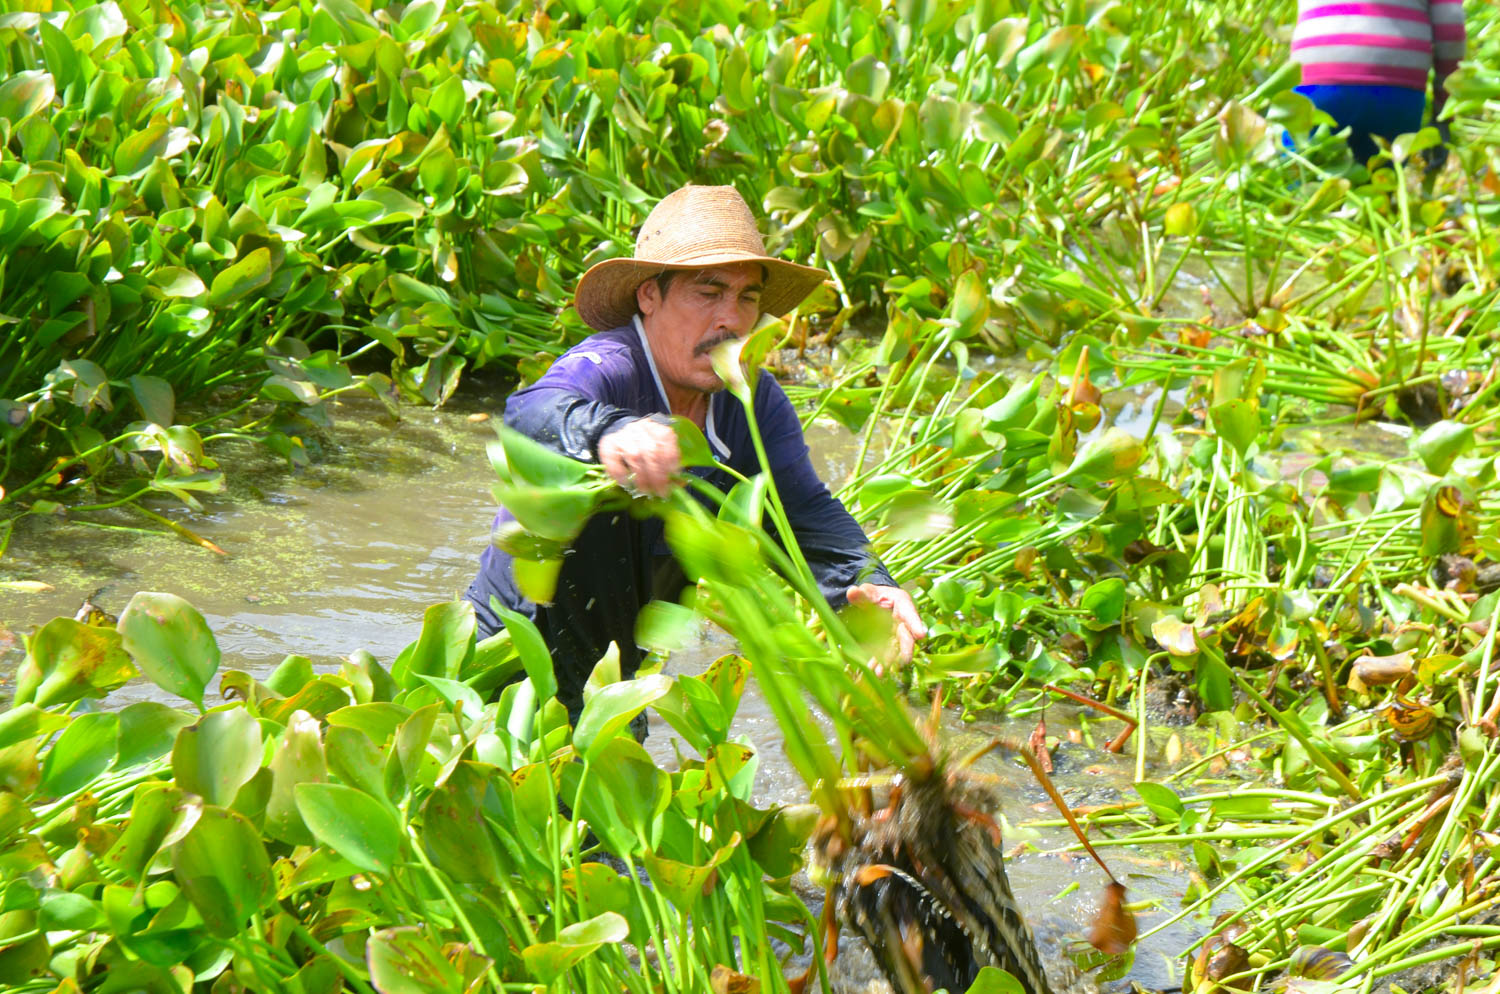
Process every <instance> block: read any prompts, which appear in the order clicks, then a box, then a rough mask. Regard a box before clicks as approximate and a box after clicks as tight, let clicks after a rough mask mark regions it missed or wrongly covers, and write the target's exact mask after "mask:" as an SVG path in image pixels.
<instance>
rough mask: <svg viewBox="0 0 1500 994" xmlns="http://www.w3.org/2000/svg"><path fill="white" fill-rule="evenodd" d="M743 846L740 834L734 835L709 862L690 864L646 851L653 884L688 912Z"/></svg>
mask: <svg viewBox="0 0 1500 994" xmlns="http://www.w3.org/2000/svg"><path fill="white" fill-rule="evenodd" d="M739 844H740V833H739V832H735V833H734V834H733V835H732V836H731V837H730V841H729V842H728V843H726V844H725V845H723V846H722V847H720V848H719V849H718V850H717V851H716V852H715V853H714V854H713V856H711V857H710V858H709V860H708V862H706V863H701V864H699V863H688V862H684V861H682V860H676V859H671V858H670V857H667V856H662V855H660V854H659V853H655V852H652V851H650V850H647V851H646V853H645V863H646V870H647V872H649V873H650V874H651V882H652V883H653V884H654V885H656V886H657V887H659V888H661V891H662V893H664V894H666V895H667V898H668V899H669V900H670V901H671V902H672V903H673V904H675V905H676V906H677V907H678V908H680V909H682V910H684V911H687V910H689V909H691V908H694V907H696V906H697V905H698V904H699V902H701V901H702V899H703V898H704V897H705V896H706V892H707V891H708V890H711V889H712V888H713V886H714V881H715V880H716V879H717V871H718V868H719V866H720V864H722V863H723V862H724V861H725V860H726V859H728V858H729V857H730V855H731V854H732V853H733V852H734V850H735V848H736V847H737V846H739Z"/></svg>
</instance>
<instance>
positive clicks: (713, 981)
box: [708, 963, 760, 994]
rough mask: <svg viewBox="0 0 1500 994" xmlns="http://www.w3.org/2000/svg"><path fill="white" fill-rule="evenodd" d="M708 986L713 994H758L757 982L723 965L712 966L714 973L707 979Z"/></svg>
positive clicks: (758, 983) (758, 984)
mask: <svg viewBox="0 0 1500 994" xmlns="http://www.w3.org/2000/svg"><path fill="white" fill-rule="evenodd" d="M708 986H709V989H710V990H712V991H713V994H760V981H759V980H756V979H755V978H754V977H747V976H745V975H744V974H743V973H736V972H735V971H733V970H731V969H730V968H729V967H727V966H725V965H724V964H723V963H717V964H715V965H714V972H713V974H712V975H711V976H710V977H709V978H708Z"/></svg>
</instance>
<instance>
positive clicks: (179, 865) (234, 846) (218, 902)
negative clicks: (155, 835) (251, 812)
mask: <svg viewBox="0 0 1500 994" xmlns="http://www.w3.org/2000/svg"><path fill="white" fill-rule="evenodd" d="M172 874H173V876H175V877H176V878H177V885H178V886H179V887H181V888H182V892H183V894H185V895H186V896H187V899H188V900H189V901H191V902H192V903H193V907H195V908H197V909H198V913H199V914H200V915H202V916H203V923H204V925H205V926H207V928H208V930H209V931H210V932H211V933H213V934H214V935H216V936H218V937H219V938H221V939H230V938H233V937H234V936H236V935H237V934H239V931H240V929H241V928H243V927H244V924H245V919H247V918H249V917H250V915H252V914H254V913H256V912H258V911H260V910H261V909H262V908H264V907H265V906H266V905H267V904H268V903H269V902H270V901H271V900H272V898H273V897H274V896H275V893H276V890H275V887H274V886H273V884H272V879H271V861H270V860H269V859H268V858H267V857H266V847H265V846H264V845H263V844H262V843H261V841H260V833H259V832H257V831H256V830H255V826H254V825H252V824H250V822H249V820H248V819H246V818H245V816H244V815H242V814H240V813H239V812H237V811H228V810H226V809H224V808H221V807H215V806H212V805H210V806H207V807H205V808H204V809H203V813H202V814H201V815H200V816H199V817H198V820H197V821H196V822H195V823H194V824H193V827H192V828H190V829H188V832H187V834H186V835H184V836H183V837H182V839H181V840H180V841H179V842H178V843H177V844H176V845H174V846H173V847H172Z"/></svg>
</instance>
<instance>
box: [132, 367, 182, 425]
mask: <svg viewBox="0 0 1500 994" xmlns="http://www.w3.org/2000/svg"><path fill="white" fill-rule="evenodd" d="M126 382H127V383H128V384H129V386H130V392H131V393H132V394H134V395H135V404H136V407H138V408H140V411H141V417H143V418H145V419H146V420H147V421H149V422H151V423H152V424H157V425H161V426H162V427H163V428H165V427H166V426H168V425H170V424H171V423H172V422H173V421H174V420H176V414H177V395H176V393H175V392H174V391H173V390H172V384H170V383H168V382H167V381H166V380H164V379H162V378H161V377H159V376H144V375H136V376H132V377H131V378H130V379H129V380H127V381H126Z"/></svg>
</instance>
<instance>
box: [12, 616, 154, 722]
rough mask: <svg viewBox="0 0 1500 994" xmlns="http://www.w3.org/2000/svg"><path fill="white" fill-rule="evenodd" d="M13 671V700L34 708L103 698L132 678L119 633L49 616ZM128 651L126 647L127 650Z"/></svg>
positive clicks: (28, 643) (69, 619) (111, 629)
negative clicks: (14, 690) (34, 705)
mask: <svg viewBox="0 0 1500 994" xmlns="http://www.w3.org/2000/svg"><path fill="white" fill-rule="evenodd" d="M26 648H27V652H26V658H25V659H23V660H22V661H21V665H20V667H18V668H17V670H16V693H15V701H16V703H18V704H24V703H28V702H30V703H33V704H36V705H37V706H38V707H43V708H47V707H54V706H56V705H58V704H71V703H73V702H74V701H77V700H80V699H82V698H85V697H103V696H105V694H107V693H108V692H109V691H110V690H112V689H114V688H115V687H118V686H120V685H121V684H123V683H124V682H125V681H127V680H129V679H130V678H131V677H133V676H135V675H136V669H135V667H134V666H133V665H131V662H130V657H129V656H128V655H126V652H125V649H124V648H122V647H121V635H120V632H118V631H116V630H115V629H113V628H97V627H94V626H93V625H85V624H82V623H81V622H77V621H74V620H73V619H72V618H53V619H52V620H51V621H49V622H47V623H46V624H45V625H43V626H42V627H41V628H40V629H38V630H37V633H36V634H35V635H33V636H31V638H30V639H29V640H28V642H27V645H26ZM127 648H128V647H127Z"/></svg>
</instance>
